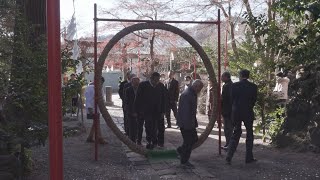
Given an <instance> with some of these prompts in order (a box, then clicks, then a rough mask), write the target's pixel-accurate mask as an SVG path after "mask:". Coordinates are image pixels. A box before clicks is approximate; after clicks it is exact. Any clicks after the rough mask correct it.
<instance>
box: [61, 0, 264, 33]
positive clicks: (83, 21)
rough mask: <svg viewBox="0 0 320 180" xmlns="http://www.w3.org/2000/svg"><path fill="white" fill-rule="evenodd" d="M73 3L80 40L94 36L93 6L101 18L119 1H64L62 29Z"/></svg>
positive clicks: (180, 0)
mask: <svg viewBox="0 0 320 180" xmlns="http://www.w3.org/2000/svg"><path fill="white" fill-rule="evenodd" d="M73 1H74V4H75V17H76V24H77V34H76V37H75V38H80V37H84V36H89V37H92V36H93V6H94V3H97V5H98V17H100V16H99V12H101V9H111V8H112V7H114V6H115V5H116V3H117V0H63V1H61V3H60V17H61V28H64V27H66V26H67V25H68V24H69V22H70V20H71V18H72V15H73V13H74V9H73ZM186 1H188V0H174V5H178V6H179V5H182V4H185V3H186ZM199 1H200V0H199ZM201 1H202V2H207V0H201ZM255 1H257V2H263V1H262V0H255ZM237 4H238V5H237V7H235V8H233V13H235V12H236V13H240V12H243V11H242V8H240V6H241V4H242V3H237ZM251 5H252V9H253V10H254V11H255V10H256V9H258V10H259V9H261V8H262V7H261V3H254V2H251ZM200 12H201V11H200ZM212 12H215V13H214V14H213V16H215V14H216V10H213V11H212ZM213 16H212V14H209V17H213ZM100 18H102V17H100ZM126 18H127V17H126ZM172 18H173V17H171V16H170V19H172ZM180 18H181V17H180ZM223 18H224V17H223V16H222V19H223ZM183 19H184V20H185V19H188V20H191V19H193V16H188V17H185V18H183ZM172 20H173V19H172ZM176 20H177V19H176ZM179 20H181V19H179ZM198 20H199V19H198ZM200 20H203V19H200ZM102 23H103V22H99V23H98V27H99V26H100V27H101V26H103V25H102ZM111 31H112V30H111ZM113 31H117V29H114V30H113ZM108 32H109V33H110V30H108Z"/></svg>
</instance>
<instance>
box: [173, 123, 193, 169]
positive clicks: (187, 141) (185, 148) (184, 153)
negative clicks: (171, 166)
mask: <svg viewBox="0 0 320 180" xmlns="http://www.w3.org/2000/svg"><path fill="white" fill-rule="evenodd" d="M180 132H181V134H182V138H183V144H182V146H180V147H178V149H177V151H178V153H179V154H180V162H181V164H185V163H186V162H188V161H189V158H190V155H191V151H192V146H193V145H194V143H196V142H197V141H198V135H197V131H196V129H191V130H185V129H183V128H180Z"/></svg>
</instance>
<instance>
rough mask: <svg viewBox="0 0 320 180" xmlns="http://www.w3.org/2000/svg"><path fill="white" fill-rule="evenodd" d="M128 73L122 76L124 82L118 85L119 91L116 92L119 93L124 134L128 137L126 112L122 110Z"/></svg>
mask: <svg viewBox="0 0 320 180" xmlns="http://www.w3.org/2000/svg"><path fill="white" fill-rule="evenodd" d="M130 74H131V73H130V72H127V73H126V74H125V76H124V80H123V81H122V82H121V83H120V85H119V90H118V93H119V96H120V99H121V100H122V110H123V125H124V131H125V133H126V135H129V134H128V126H127V118H126V116H127V113H126V111H125V108H124V105H125V102H124V100H125V99H124V98H125V95H124V93H125V91H124V90H125V87H124V86H125V85H126V84H127V83H129V82H130V80H129V78H130Z"/></svg>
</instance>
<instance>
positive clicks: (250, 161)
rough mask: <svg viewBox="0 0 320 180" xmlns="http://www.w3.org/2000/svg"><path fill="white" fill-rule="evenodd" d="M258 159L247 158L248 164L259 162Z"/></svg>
mask: <svg viewBox="0 0 320 180" xmlns="http://www.w3.org/2000/svg"><path fill="white" fill-rule="evenodd" d="M257 161H258V160H257V159H250V160H246V164H249V163H254V162H257Z"/></svg>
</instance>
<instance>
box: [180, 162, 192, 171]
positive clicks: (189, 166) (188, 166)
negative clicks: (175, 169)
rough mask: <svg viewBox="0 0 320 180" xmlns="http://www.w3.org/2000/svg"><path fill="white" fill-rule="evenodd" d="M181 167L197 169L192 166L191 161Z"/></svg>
mask: <svg viewBox="0 0 320 180" xmlns="http://www.w3.org/2000/svg"><path fill="white" fill-rule="evenodd" d="M181 166H182V167H183V168H189V169H195V167H194V165H193V164H191V163H190V162H189V161H187V162H186V163H181Z"/></svg>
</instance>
